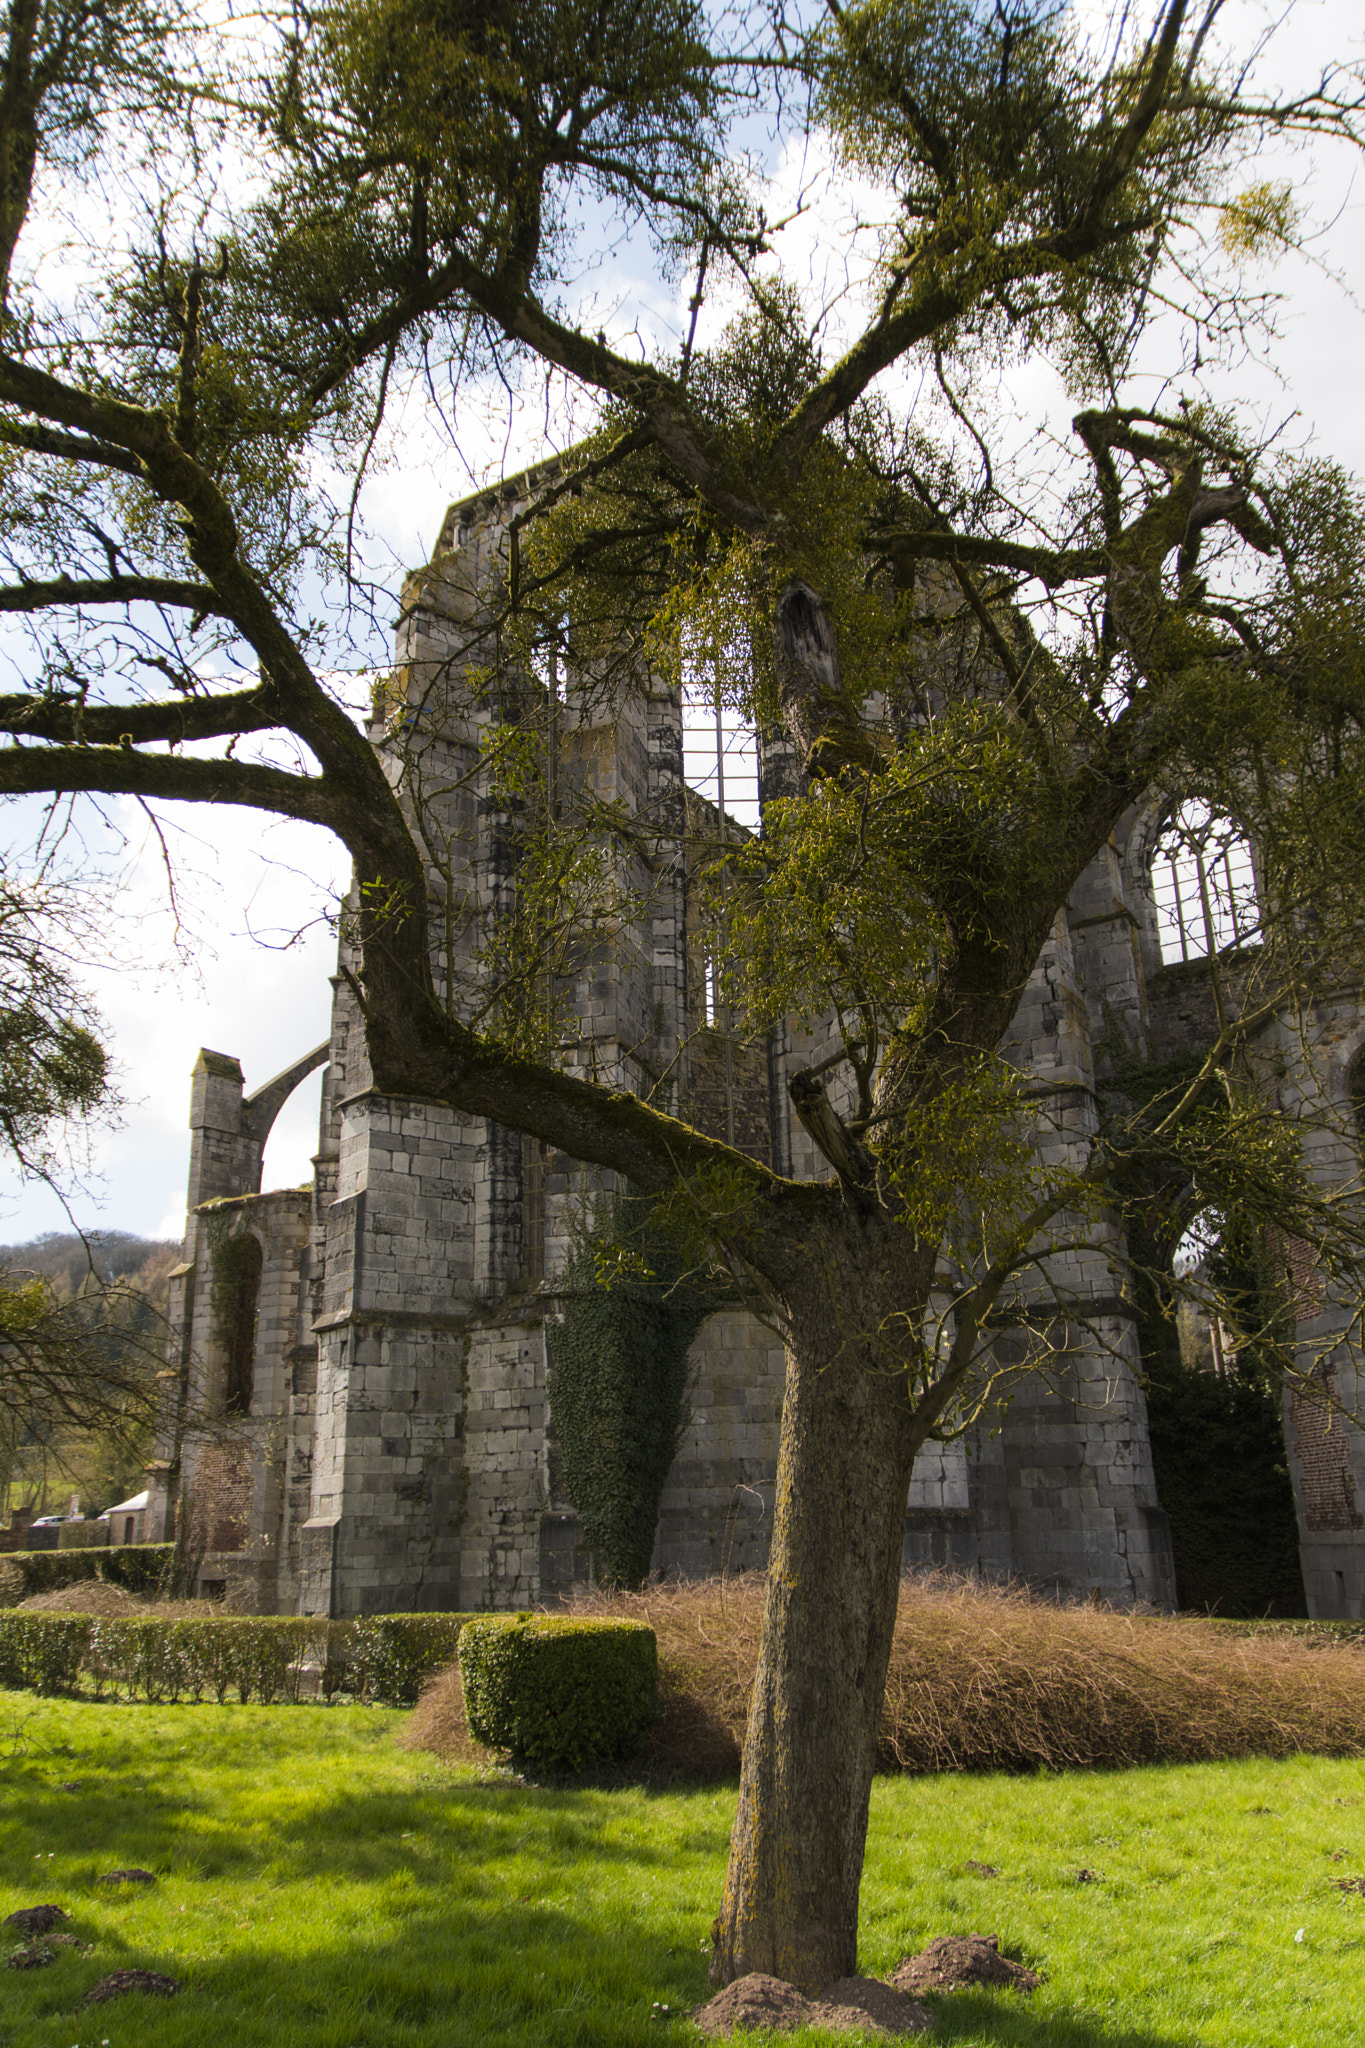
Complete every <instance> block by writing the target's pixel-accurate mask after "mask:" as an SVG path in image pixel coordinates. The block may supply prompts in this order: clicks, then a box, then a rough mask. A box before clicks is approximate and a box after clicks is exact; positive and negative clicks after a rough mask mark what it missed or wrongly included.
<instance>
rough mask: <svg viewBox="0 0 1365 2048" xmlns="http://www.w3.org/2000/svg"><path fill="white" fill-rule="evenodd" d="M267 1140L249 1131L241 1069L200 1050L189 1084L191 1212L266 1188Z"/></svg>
mask: <svg viewBox="0 0 1365 2048" xmlns="http://www.w3.org/2000/svg"><path fill="white" fill-rule="evenodd" d="M263 1150H264V1140H263V1139H261V1138H258V1137H257V1136H256V1135H255V1134H254V1133H253V1132H252V1130H251V1129H250V1128H249V1126H248V1124H247V1120H246V1115H245V1105H244V1102H243V1095H242V1069H241V1065H240V1063H239V1062H238V1061H237V1060H235V1059H233V1058H232V1057H231V1056H230V1055H229V1054H227V1053H222V1052H209V1051H208V1049H207V1048H204V1049H203V1050H201V1052H200V1054H199V1057H198V1059H197V1060H196V1061H195V1063H194V1072H193V1075H192V1077H191V1083H190V1184H189V1194H188V1207H189V1208H190V1209H191V1210H194V1209H197V1208H198V1206H199V1204H200V1203H201V1202H211V1201H214V1200H216V1199H217V1197H218V1196H220V1195H251V1194H255V1193H256V1192H257V1190H258V1189H259V1187H260V1185H261V1154H262V1152H263Z"/></svg>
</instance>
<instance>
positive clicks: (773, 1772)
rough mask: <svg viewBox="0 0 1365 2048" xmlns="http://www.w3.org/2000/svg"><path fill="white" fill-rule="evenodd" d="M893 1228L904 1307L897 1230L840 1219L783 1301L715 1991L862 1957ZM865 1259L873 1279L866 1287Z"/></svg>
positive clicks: (891, 1618) (886, 1638)
mask: <svg viewBox="0 0 1365 2048" xmlns="http://www.w3.org/2000/svg"><path fill="white" fill-rule="evenodd" d="M893 1236H894V1237H896V1238H899V1240H900V1243H899V1245H898V1246H897V1247H896V1250H895V1251H893V1252H892V1258H893V1260H894V1265H895V1266H896V1267H897V1268H899V1270H900V1273H901V1276H902V1278H903V1279H905V1280H906V1281H907V1282H908V1283H909V1286H908V1291H907V1292H906V1293H904V1294H902V1295H901V1307H902V1308H903V1309H904V1308H909V1307H910V1306H911V1302H912V1300H913V1299H918V1298H922V1293H923V1288H924V1286H925V1284H926V1278H925V1276H924V1275H922V1274H919V1273H914V1274H908V1273H906V1271H905V1268H906V1264H907V1260H906V1257H905V1254H906V1251H907V1249H909V1245H908V1237H907V1234H906V1233H904V1232H902V1231H900V1230H898V1229H896V1228H895V1226H890V1225H888V1224H887V1223H886V1222H885V1221H883V1220H880V1219H879V1220H876V1221H870V1222H869V1221H867V1220H865V1219H859V1218H857V1217H855V1216H853V1215H852V1214H849V1215H848V1216H847V1217H846V1219H845V1220H844V1221H843V1223H842V1225H840V1226H837V1227H836V1228H834V1229H832V1230H830V1231H829V1232H828V1233H826V1232H825V1231H821V1232H819V1233H818V1236H817V1240H816V1242H815V1243H813V1244H812V1245H811V1247H810V1250H811V1258H810V1260H809V1263H808V1267H807V1271H808V1274H809V1278H808V1279H807V1280H804V1281H801V1282H799V1283H798V1285H797V1288H796V1289H794V1290H793V1292H792V1295H791V1296H790V1297H789V1299H788V1309H789V1312H790V1315H791V1334H790V1337H789V1341H788V1347H787V1378H786V1393H785V1398H784V1401H783V1408H782V1432H781V1442H780V1448H779V1453H778V1467H777V1499H776V1506H775V1516H774V1529H773V1543H772V1552H771V1558H770V1563H769V1568H768V1597H767V1606H766V1609H765V1613H764V1621H763V1641H762V1648H761V1651H760V1655H759V1663H758V1672H757V1676H756V1678H755V1681H754V1692H753V1699H752V1703H751V1705H750V1710H749V1727H748V1735H747V1738H746V1741H745V1745H744V1764H743V1773H742V1776H741V1779H740V1794H739V1809H738V1812H737V1814H736V1818H735V1826H734V1832H733V1834H732V1836H731V1842H730V1865H729V1870H728V1872H727V1875H726V1882H725V1897H724V1901H723V1904H722V1906H721V1912H720V1918H719V1921H718V1923H717V1926H716V1930H715V1932H716V1946H715V1952H714V1955H713V1957H712V1961H711V1978H712V1982H713V1983H716V1984H727V1983H730V1982H731V1981H732V1980H733V1979H734V1978H736V1977H741V1976H744V1975H746V1974H747V1973H748V1972H750V1971H753V1970H761V1971H763V1972H764V1973H766V1974H767V1975H769V1976H773V1977H780V1978H783V1979H784V1980H785V1981H786V1982H788V1983H791V1984H796V1985H799V1986H800V1988H801V1989H802V1990H803V1991H805V1992H807V1993H808V1994H809V1993H813V1992H816V1991H819V1990H820V1989H822V1988H823V1986H825V1985H826V1984H828V1983H830V1982H832V1981H833V1980H834V1979H835V1978H837V1977H845V1976H850V1975H852V1974H853V1973H854V1971H855V1968H856V1964H857V1952H858V1887H859V1883H860V1881H861V1878H862V1868H863V1849H864V1844H865V1841H866V1837H867V1816H868V1802H869V1799H870V1796H871V1789H872V1772H873V1767H874V1764H875V1761H876V1752H877V1734H878V1727H879V1724H880V1719H881V1707H882V1695H883V1692H884V1689H885V1685H886V1671H887V1665H888V1662H889V1660H890V1654H891V1637H892V1631H893V1629H894V1626H895V1619H896V1601H897V1596H898V1592H899V1586H900V1566H901V1544H902V1531H903V1528H904V1523H905V1497H906V1491H907V1488H908V1486H909V1481H910V1468H911V1466H912V1464H913V1462H914V1457H915V1452H916V1450H917V1449H918V1447H919V1440H920V1439H921V1438H922V1436H923V1434H924V1424H923V1422H922V1421H917V1419H916V1417H915V1414H914V1402H913V1398H912V1389H911V1382H910V1376H909V1375H908V1374H907V1373H906V1372H904V1371H896V1370H894V1369H892V1361H891V1359H889V1358H888V1356H887V1355H886V1350H885V1348H884V1346H883V1344H882V1343H881V1342H880V1341H879V1340H878V1337H877V1334H876V1333H875V1331H869V1330H868V1328H867V1325H868V1302H869V1299H871V1300H873V1301H876V1300H879V1299H881V1298H882V1296H883V1289H884V1288H885V1285H886V1277H887V1274H886V1265H885V1263H883V1262H884V1261H885V1259H886V1256H887V1253H888V1251H889V1250H890V1249H891V1248H890V1246H889V1245H888V1242H887V1240H888V1239H889V1238H891V1237H893ZM822 1240H823V1241H822ZM897 1252H898V1253H899V1256H897V1255H896V1253H897ZM860 1253H861V1254H862V1256H859V1254H860ZM874 1264H880V1266H881V1271H880V1272H879V1273H878V1274H877V1276H876V1279H875V1280H874V1282H873V1285H872V1287H871V1289H870V1290H869V1289H868V1288H867V1287H866V1286H865V1285H864V1282H865V1281H866V1280H867V1279H868V1278H870V1277H871V1274H870V1271H868V1270H867V1269H868V1268H870V1267H871V1266H872V1265H874Z"/></svg>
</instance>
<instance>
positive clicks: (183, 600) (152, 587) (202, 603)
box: [0, 576, 225, 616]
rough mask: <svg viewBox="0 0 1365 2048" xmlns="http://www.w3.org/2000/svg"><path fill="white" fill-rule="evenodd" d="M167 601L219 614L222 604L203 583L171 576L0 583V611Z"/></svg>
mask: <svg viewBox="0 0 1365 2048" xmlns="http://www.w3.org/2000/svg"><path fill="white" fill-rule="evenodd" d="M83 604H170V605H175V606H176V607H177V609H178V610H180V611H190V612H202V613H204V614H205V615H212V616H217V615H221V614H222V613H223V612H224V610H225V606H224V604H223V601H222V599H221V598H220V597H219V596H218V594H217V593H216V591H214V590H212V589H211V588H210V586H209V585H208V584H207V583H182V582H180V581H179V580H178V579H177V578H175V577H173V576H103V577H89V578H84V579H77V578H75V577H72V576H54V577H52V578H51V579H50V580H49V581H47V582H41V583H40V582H36V581H35V582H32V583H30V582H27V581H25V582H23V583H11V584H0V612H41V611H48V610H51V609H52V608H53V607H54V606H57V605H83Z"/></svg>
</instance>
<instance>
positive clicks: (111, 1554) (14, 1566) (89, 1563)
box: [0, 1543, 175, 1607]
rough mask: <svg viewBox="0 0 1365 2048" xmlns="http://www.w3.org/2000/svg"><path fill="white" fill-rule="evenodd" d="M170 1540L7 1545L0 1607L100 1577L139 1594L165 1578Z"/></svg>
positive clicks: (151, 1591) (0, 1561)
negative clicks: (93, 1546) (99, 1546)
mask: <svg viewBox="0 0 1365 2048" xmlns="http://www.w3.org/2000/svg"><path fill="white" fill-rule="evenodd" d="M174 1556H175V1545H174V1544H173V1543H125V1544H116V1545H115V1546H114V1548H113V1549H112V1550H10V1551H7V1552H6V1553H5V1554H4V1555H3V1556H0V1607H6V1606H9V1607H13V1606H17V1605H18V1603H19V1601H21V1600H28V1599H30V1598H31V1597H32V1596H33V1594H35V1593H53V1592H57V1591H59V1590H61V1589H62V1588H64V1587H66V1586H83V1585H88V1584H89V1582H90V1581H91V1580H92V1579H103V1580H104V1581H105V1583H106V1584H107V1585H111V1586H122V1587H123V1589H124V1591H125V1592H128V1593H137V1594H141V1595H143V1596H144V1597H147V1596H152V1595H155V1594H157V1593H161V1592H164V1591H165V1589H166V1587H167V1585H168V1584H169V1583H170V1572H171V1563H172V1560H173V1558H174Z"/></svg>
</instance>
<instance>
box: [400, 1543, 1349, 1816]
mask: <svg viewBox="0 0 1365 2048" xmlns="http://www.w3.org/2000/svg"><path fill="white" fill-rule="evenodd" d="M576 1610H577V1611H578V1612H580V1613H588V1614H619V1615H623V1616H626V1615H628V1616H630V1617H632V1618H638V1619H641V1620H646V1621H648V1622H650V1623H651V1624H652V1626H653V1628H654V1630H655V1633H656V1635H657V1637H658V1644H659V1692H660V1711H659V1719H658V1721H657V1723H656V1724H655V1726H654V1728H653V1729H652V1731H651V1733H650V1735H649V1737H648V1738H647V1742H646V1748H645V1754H644V1757H643V1758H642V1762H643V1763H644V1764H645V1766H646V1767H647V1768H648V1769H649V1770H650V1772H651V1773H652V1774H653V1775H656V1776H658V1777H660V1778H691V1779H708V1778H723V1777H729V1776H733V1775H734V1774H735V1773H736V1772H737V1771H738V1769H739V1754H740V1746H741V1744H742V1742H743V1739H744V1722H745V1715H746V1712H747V1706H748V1697H749V1688H750V1685H751V1683H752V1680H753V1673H754V1666H755V1662H756V1660H757V1654H758V1638H759V1630H760V1627H761V1624H762V1617H763V1579H762V1578H761V1576H759V1575H757V1574H754V1575H750V1576H747V1577H743V1578H737V1579H729V1580H726V1581H725V1582H723V1583H722V1582H721V1581H720V1580H717V1579H708V1580H703V1581H700V1582H698V1583H695V1584H690V1585H688V1584H684V1585H670V1586H665V1587H652V1588H650V1590H649V1591H648V1592H646V1593H642V1594H638V1595H631V1594H618V1595H614V1596H611V1597H607V1596H602V1595H599V1596H588V1597H586V1598H584V1599H582V1600H580V1601H578V1602H577V1603H576ZM404 1740H405V1741H406V1742H407V1743H409V1744H411V1745H412V1746H413V1747H415V1748H421V1749H431V1750H434V1751H436V1752H437V1754H438V1755H442V1756H445V1757H448V1758H451V1759H452V1760H453V1759H471V1758H474V1757H477V1756H478V1755H480V1754H481V1752H480V1751H478V1749H477V1748H476V1746H475V1745H474V1743H473V1742H472V1740H471V1738H470V1736H469V1733H468V1730H467V1729H466V1727H465V1724H464V1711H463V1705H462V1702H461V1698H460V1683H459V1673H458V1671H457V1670H455V1669H454V1668H453V1667H452V1668H451V1669H450V1670H448V1671H444V1672H442V1673H440V1674H439V1676H438V1677H437V1678H435V1679H434V1680H433V1681H432V1682H431V1683H430V1685H429V1686H428V1687H427V1688H426V1690H425V1691H424V1693H423V1695H422V1697H421V1699H420V1700H419V1702H418V1704H417V1708H416V1711H415V1713H414V1714H413V1717H412V1721H411V1724H410V1726H409V1728H408V1729H407V1731H406V1732H405V1737H404ZM1295 1751H1310V1752H1316V1753H1318V1754H1322V1755H1331V1756H1362V1755H1365V1650H1361V1649H1357V1648H1354V1647H1342V1646H1332V1647H1325V1648H1324V1647H1318V1646H1315V1645H1313V1644H1312V1643H1311V1642H1307V1641H1304V1640H1296V1639H1292V1638H1290V1639H1285V1638H1283V1637H1280V1638H1276V1637H1273V1636H1268V1635H1260V1636H1257V1635H1251V1636H1239V1635H1235V1634H1233V1633H1231V1632H1230V1631H1228V1630H1227V1629H1225V1628H1222V1627H1220V1626H1219V1625H1218V1624H1216V1623H1213V1622H1208V1621H1203V1620H1197V1619H1194V1618H1191V1617H1186V1616H1178V1617H1168V1616H1160V1615H1150V1616H1139V1615H1128V1614H1123V1613H1119V1612H1116V1611H1114V1610H1112V1609H1109V1608H1096V1607H1061V1606H1057V1605H1055V1604H1054V1603H1052V1602H1050V1601H1047V1600H1044V1599H1042V1598H1039V1597H1037V1596H1034V1595H1032V1594H1030V1593H1028V1592H1026V1591H1020V1590H1018V1589H1008V1590H998V1589H994V1588H989V1587H984V1586H981V1585H980V1584H978V1583H976V1582H974V1581H952V1580H946V1579H937V1580H935V1579H927V1580H926V1579H911V1580H907V1581H906V1582H905V1584H904V1586H903V1587H902V1591H901V1601H900V1611H899V1614H898V1616H897V1620H896V1636H895V1644H894V1647H893V1649H892V1653H891V1669H890V1674H889V1676H888V1680H887V1688H886V1706H885V1710H884V1713H883V1717H882V1738H881V1765H882V1768H883V1769H885V1770H888V1771H895V1770H905V1771H981V1770H1033V1769H1037V1768H1038V1767H1039V1766H1040V1765H1041V1766H1043V1767H1045V1768H1047V1769H1049V1770H1059V1769H1063V1768H1067V1767H1074V1766H1077V1765H1086V1764H1089V1765H1112V1766H1123V1765H1128V1764H1139V1763H1208V1762H1214V1761H1217V1760H1219V1759H1222V1758H1227V1757H1237V1756H1287V1755H1290V1754H1292V1753H1294V1752H1295Z"/></svg>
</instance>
